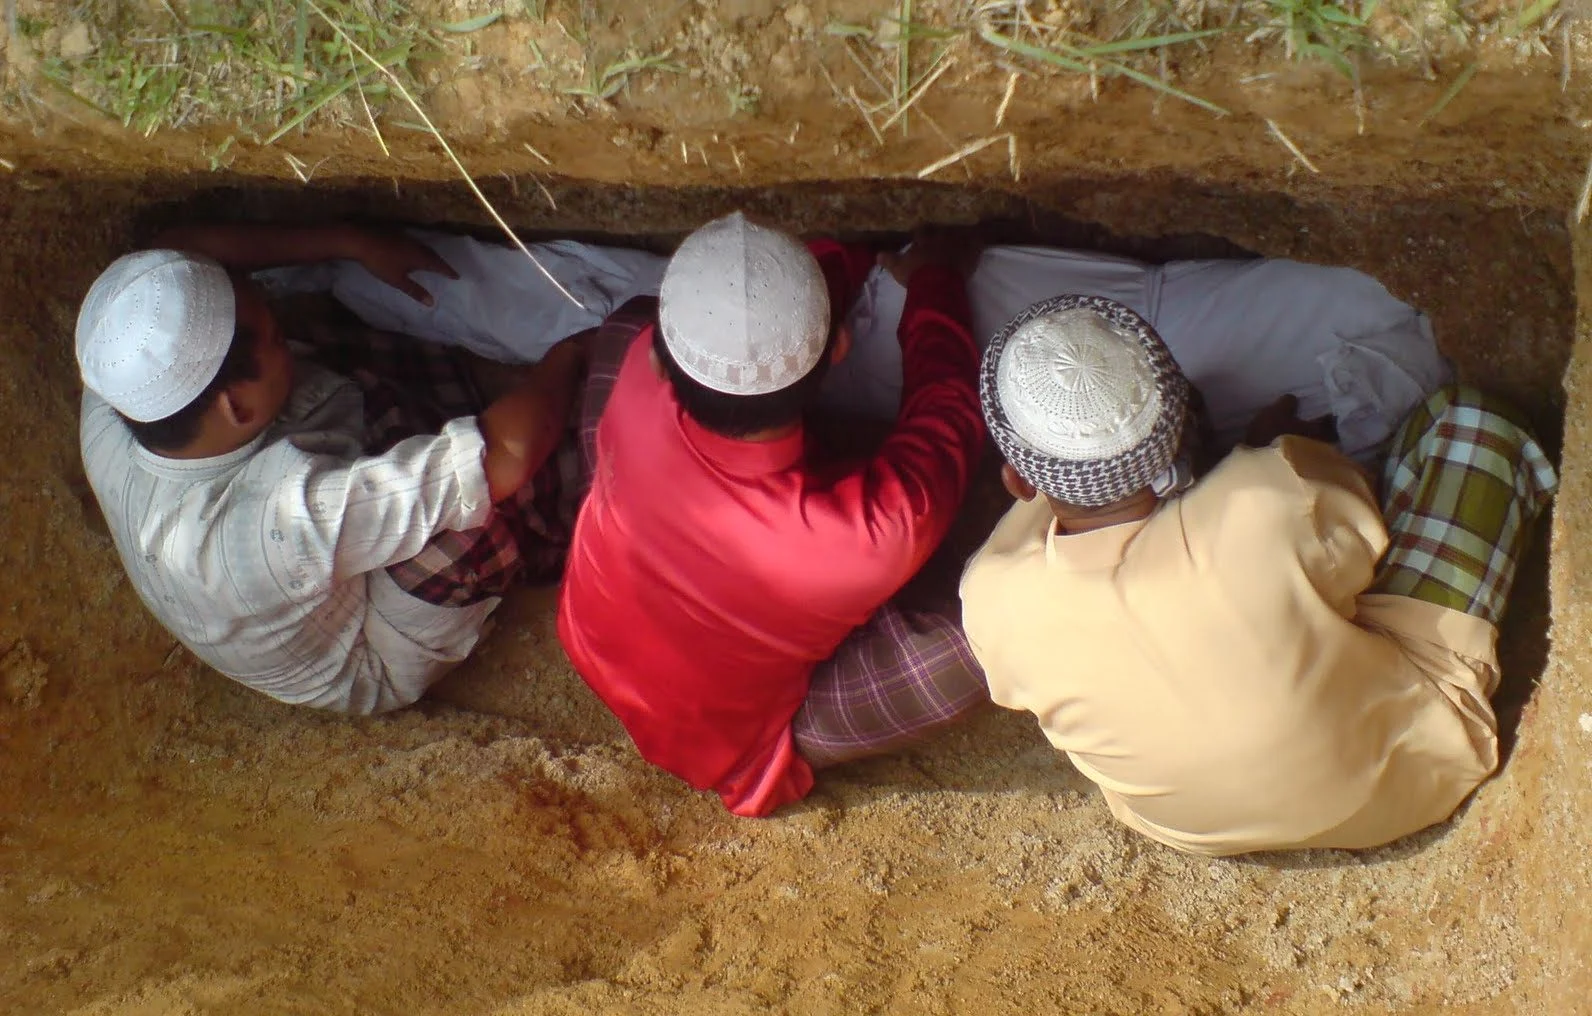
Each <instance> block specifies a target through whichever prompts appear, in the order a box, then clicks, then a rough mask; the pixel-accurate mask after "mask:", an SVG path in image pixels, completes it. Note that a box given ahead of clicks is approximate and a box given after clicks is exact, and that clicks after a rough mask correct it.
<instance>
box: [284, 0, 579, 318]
mask: <svg viewBox="0 0 1592 1016" xmlns="http://www.w3.org/2000/svg"><path fill="white" fill-rule="evenodd" d="M305 3H306V4H307V5H308V6H309V8H310V9H311V10H313V11H314V12H315V13H316V14H317V15H318V16H319V17H320V19H321V20H322V21H324V22H326V24H327V25H329V26H330V27H331V29H332V31H334V32H336V33H337V34H338V35H340V36H341V37H342V39H343V41H344V42H346V43H348V45H349V47H350V48H351V49H353V50H354V52H356V53H358V54H359V55H360V56H362V57H364V58H365V59H366V60H369V61H370V63H371V66H373V67H375V68H376V70H377V71H379V72H381V74H382V75H383V76H385V77H386V78H387V80H388V81H390V82H392V85H393V87H394V88H395V89H397V91H398V94H399V95H400V96H401V97H402V98H403V100H404V101H405V102H407V103H408V104H409V108H411V109H413V110H414V111H415V115H417V116H419V117H420V121H421V122H422V123H423V124H425V127H426V130H427V131H428V132H430V134H431V136H432V137H434V138H436V139H437V144H439V145H441V146H442V150H443V151H444V152H446V153H447V155H448V159H449V160H450V161H451V162H452V163H453V166H454V168H455V169H457V170H458V171H459V175H460V176H461V177H463V178H464V182H465V183H466V184H468V185H469V187H470V192H471V193H473V194H474V195H475V198H476V200H477V201H479V202H481V207H482V208H485V209H486V212H487V214H488V215H490V216H492V221H493V222H495V223H497V226H498V228H499V229H501V230H503V233H504V235H506V236H507V237H508V238H509V239H510V240H513V241H514V246H516V247H518V248H519V249H520V253H522V254H524V255H525V256H526V257H528V258H530V259H531V264H533V265H535V266H536V270H537V271H539V272H541V273H542V274H543V275H544V276H546V277H547V281H548V282H551V283H552V284H553V288H554V289H556V290H558V291H559V292H560V293H562V294H564V297H565V299H567V300H569V302H570V303H572V304H574V305H575V306H577V307H579V308H580V309H581V310H585V309H586V305H585V304H583V303H581V302H580V301H579V300H577V299H576V298H575V294H573V293H571V292H570V291H569V290H567V289H565V288H564V285H563V283H561V282H559V281H558V280H557V279H555V278H554V277H553V273H552V272H550V271H548V270H547V267H546V266H545V265H543V264H542V263H541V262H540V261H538V260H537V259H536V255H535V254H532V253H531V249H530V248H529V247H527V246H525V244H524V242H522V241H521V240H520V238H519V234H517V233H515V232H514V230H513V228H512V227H511V226H509V224H508V223H507V222H505V221H504V220H503V216H501V215H499V214H498V210H497V209H496V208H495V207H493V205H492V202H491V201H489V200H487V196H486V195H485V194H484V193H482V191H481V188H480V187H479V186H477V184H476V182H475V178H474V177H472V176H471V175H470V171H469V170H468V169H465V168H464V163H463V162H461V161H460V160H459V157H458V155H456V154H454V151H453V146H452V145H450V144H448V139H447V138H445V137H443V136H442V132H441V131H439V130H437V125H436V124H434V123H432V122H431V117H429V116H427V115H426V111H425V110H424V109H422V108H421V106H420V103H418V102H416V101H415V97H414V96H413V95H410V94H409V89H407V88H405V87H404V83H403V80H402V79H401V78H399V77H398V75H396V74H394V73H393V72H392V71H390V70H388V69H387V67H386V66H385V65H384V64H383V63H382V62H381V61H379V60H377V59H376V58H375V57H374V56H372V55H371V54H370V51H369V50H367V49H366V48H365V47H364V46H361V45H360V44H359V42H358V40H356V39H355V38H354V37H353V36H351V35H349V34H348V33H347V32H346V31H344V30H343V26H342V25H339V24H338V23H337V22H336V21H333V20H332V19H331V17H329V16H328V15H327V13H326V12H325V11H324V10H322V9H321V7H320V5H319V4H317V3H316V2H315V0H305Z"/></svg>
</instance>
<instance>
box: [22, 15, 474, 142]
mask: <svg viewBox="0 0 1592 1016" xmlns="http://www.w3.org/2000/svg"><path fill="white" fill-rule="evenodd" d="M311 6H312V5H311V4H309V3H308V2H307V0H238V2H229V0H191V2H190V3H188V4H186V5H177V4H167V5H162V6H161V7H158V8H153V9H151V8H148V7H143V6H142V5H140V6H136V7H135V6H133V5H132V4H129V3H121V2H105V0H100V2H96V3H88V4H80V5H78V8H77V10H76V11H72V12H63V14H76V15H77V16H78V17H81V18H84V19H85V20H87V21H88V23H89V24H91V25H92V26H93V28H94V36H95V39H96V42H97V46H96V49H95V51H94V52H93V53H92V54H90V55H88V56H86V57H83V58H80V59H76V60H66V59H63V58H61V57H59V56H47V57H46V60H45V62H44V67H43V69H44V74H45V76H46V78H47V79H48V80H49V81H51V82H52V83H53V84H54V85H55V86H56V87H58V88H59V89H61V90H63V91H64V92H66V93H67V94H69V95H70V96H72V97H73V98H75V99H76V100H78V101H80V102H81V103H83V104H85V105H87V106H89V107H92V108H94V109H97V110H99V111H101V112H103V113H104V114H105V115H107V116H110V117H113V118H114V119H117V120H119V121H121V122H122V123H123V124H125V125H126V126H128V127H131V128H133V129H135V130H138V131H141V132H143V133H145V134H149V133H153V132H154V131H156V130H160V129H162V128H169V127H183V126H188V125H190V124H195V123H201V122H215V121H222V122H226V123H230V124H233V125H235V126H236V127H237V128H238V129H239V131H240V132H242V133H244V134H246V135H250V136H253V137H254V138H255V139H256V140H260V141H263V142H264V143H267V144H269V143H272V142H275V141H277V140H279V139H280V138H282V137H283V136H284V135H286V134H288V133H290V132H291V131H293V130H295V129H297V128H299V127H301V126H303V125H304V124H305V123H307V122H309V121H310V120H311V119H312V118H315V117H317V116H322V117H329V118H331V119H332V120H333V121H334V122H342V123H346V124H350V125H352V124H356V123H359V122H361V121H364V120H365V112H364V109H365V105H366V104H368V105H369V106H370V107H371V108H372V110H373V112H375V113H379V111H380V110H381V109H382V108H383V107H384V106H385V104H386V103H387V102H388V100H389V98H390V94H389V93H390V87H391V86H390V84H389V83H388V81H387V79H386V78H385V77H384V76H382V75H381V74H380V73H379V72H377V71H376V69H375V68H373V67H371V66H370V64H369V62H368V61H364V60H362V59H357V58H356V57H355V53H354V50H353V49H352V48H351V47H350V45H349V43H348V41H347V40H348V39H350V38H351V39H354V40H357V41H358V42H359V44H360V45H362V46H363V47H365V49H367V50H368V51H370V52H371V53H372V54H373V55H375V57H376V59H377V60H378V61H379V62H380V63H381V64H382V66H384V67H387V68H388V69H390V70H392V71H393V72H394V73H396V74H397V75H398V76H399V77H400V79H401V80H404V81H405V82H406V83H408V84H410V85H411V87H414V88H418V85H417V83H416V82H415V71H416V68H417V66H418V64H419V63H420V62H421V61H423V60H426V59H433V58H440V57H441V56H443V55H444V54H445V53H446V51H447V49H448V46H449V44H450V41H451V40H452V39H453V38H455V37H459V36H463V35H467V34H469V33H471V32H474V31H478V30H479V29H481V28H485V27H487V26H488V25H490V24H492V23H493V22H495V21H496V20H497V19H498V17H499V16H500V15H499V14H489V15H485V16H482V17H476V18H471V19H467V20H464V21H459V22H452V23H441V22H437V23H433V22H429V21H426V20H424V19H423V18H422V17H421V16H419V15H418V14H416V13H415V12H414V10H413V8H412V7H411V6H410V4H409V3H406V2H403V0H317V3H316V6H319V7H320V8H321V10H323V11H325V12H326V14H327V16H328V17H329V18H331V19H332V20H333V21H334V22H336V24H337V26H338V27H339V28H341V29H342V30H343V32H344V33H346V37H345V36H343V35H339V34H338V33H337V32H335V31H333V30H332V29H331V27H330V26H329V25H328V24H327V23H326V22H325V21H324V20H323V19H322V18H321V17H320V16H318V15H313V14H312V13H311Z"/></svg>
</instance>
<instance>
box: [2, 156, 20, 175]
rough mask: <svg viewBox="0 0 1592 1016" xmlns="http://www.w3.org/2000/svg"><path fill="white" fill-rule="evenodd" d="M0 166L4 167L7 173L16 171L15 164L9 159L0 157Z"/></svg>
mask: <svg viewBox="0 0 1592 1016" xmlns="http://www.w3.org/2000/svg"><path fill="white" fill-rule="evenodd" d="M0 167H4V169H5V170H6V172H8V173H15V172H16V171H17V164H16V163H14V162H12V161H11V160H10V159H0Z"/></svg>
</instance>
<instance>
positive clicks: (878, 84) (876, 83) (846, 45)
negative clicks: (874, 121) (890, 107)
mask: <svg viewBox="0 0 1592 1016" xmlns="http://www.w3.org/2000/svg"><path fill="white" fill-rule="evenodd" d="M842 43H843V44H842V46H841V48H842V49H844V50H845V51H846V55H847V56H849V57H851V62H852V63H854V64H856V65H857V69H858V70H860V71H862V74H863V76H864V77H866V78H867V79H868V80H869V81H871V82H873V87H875V88H877V89H879V94H880V95H883V96H884V97H885V101H887V102H888V101H889V99H890V89H888V88H886V87H885V86H884V82H882V81H880V80H879V79H878V77H877V76H875V75H874V73H873V71H870V70H869V69H868V65H867V64H865V63H863V62H862V57H860V56H858V55H857V54H856V53H855V52H854V51H853V50H852V48H851V40H850V39H845V40H842ZM819 66H823V65H822V64H820V65H819Z"/></svg>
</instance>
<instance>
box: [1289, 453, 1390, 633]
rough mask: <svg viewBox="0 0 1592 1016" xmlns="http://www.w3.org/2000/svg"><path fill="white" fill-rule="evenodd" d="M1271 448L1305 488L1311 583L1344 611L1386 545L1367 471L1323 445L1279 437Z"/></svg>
mask: <svg viewBox="0 0 1592 1016" xmlns="http://www.w3.org/2000/svg"><path fill="white" fill-rule="evenodd" d="M1272 449H1273V451H1274V452H1275V454H1276V455H1277V456H1278V458H1279V459H1280V460H1281V462H1283V463H1284V464H1285V465H1286V467H1287V468H1288V469H1289V470H1291V471H1292V473H1293V475H1294V476H1295V477H1297V479H1298V481H1299V482H1300V483H1301V484H1303V485H1304V487H1305V489H1306V490H1307V491H1308V492H1309V495H1310V496H1309V501H1310V505H1311V514H1310V522H1311V525H1312V527H1313V531H1312V532H1311V534H1310V536H1311V538H1312V539H1313V540H1314V541H1315V542H1316V543H1317V544H1318V545H1319V551H1320V552H1319V553H1307V554H1305V555H1303V556H1302V557H1301V560H1302V561H1303V562H1304V563H1305V565H1306V569H1307V571H1308V573H1309V577H1310V581H1311V583H1312V584H1313V585H1314V586H1315V587H1316V589H1317V591H1319V592H1320V593H1321V595H1322V598H1323V599H1325V600H1326V601H1327V602H1328V603H1331V604H1332V605H1333V606H1334V607H1335V608H1336V609H1337V611H1338V612H1339V613H1340V614H1342V615H1343V616H1344V617H1353V616H1354V615H1355V612H1356V606H1355V598H1356V597H1358V596H1359V595H1360V594H1361V593H1363V592H1364V591H1365V590H1366V589H1367V588H1368V587H1369V586H1370V585H1371V582H1372V580H1373V579H1374V578H1375V575H1376V566H1377V562H1378V561H1380V560H1381V558H1382V553H1383V551H1385V550H1386V549H1387V543H1388V537H1387V528H1386V526H1385V524H1384V523H1383V521H1382V511H1381V509H1380V508H1379V507H1378V505H1377V502H1376V495H1375V494H1374V493H1373V491H1372V488H1371V483H1370V479H1369V477H1367V476H1366V474H1365V471H1364V470H1362V469H1361V468H1360V467H1359V466H1358V465H1356V464H1355V463H1354V462H1353V461H1352V460H1350V459H1349V458H1348V457H1346V456H1344V455H1343V454H1342V453H1340V452H1339V451H1337V449H1335V448H1332V447H1330V446H1329V445H1325V444H1322V443H1321V442H1319V441H1310V440H1306V439H1304V438H1298V437H1284V438H1282V439H1280V440H1279V441H1278V442H1277V443H1276V444H1274V445H1273V446H1272Z"/></svg>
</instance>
